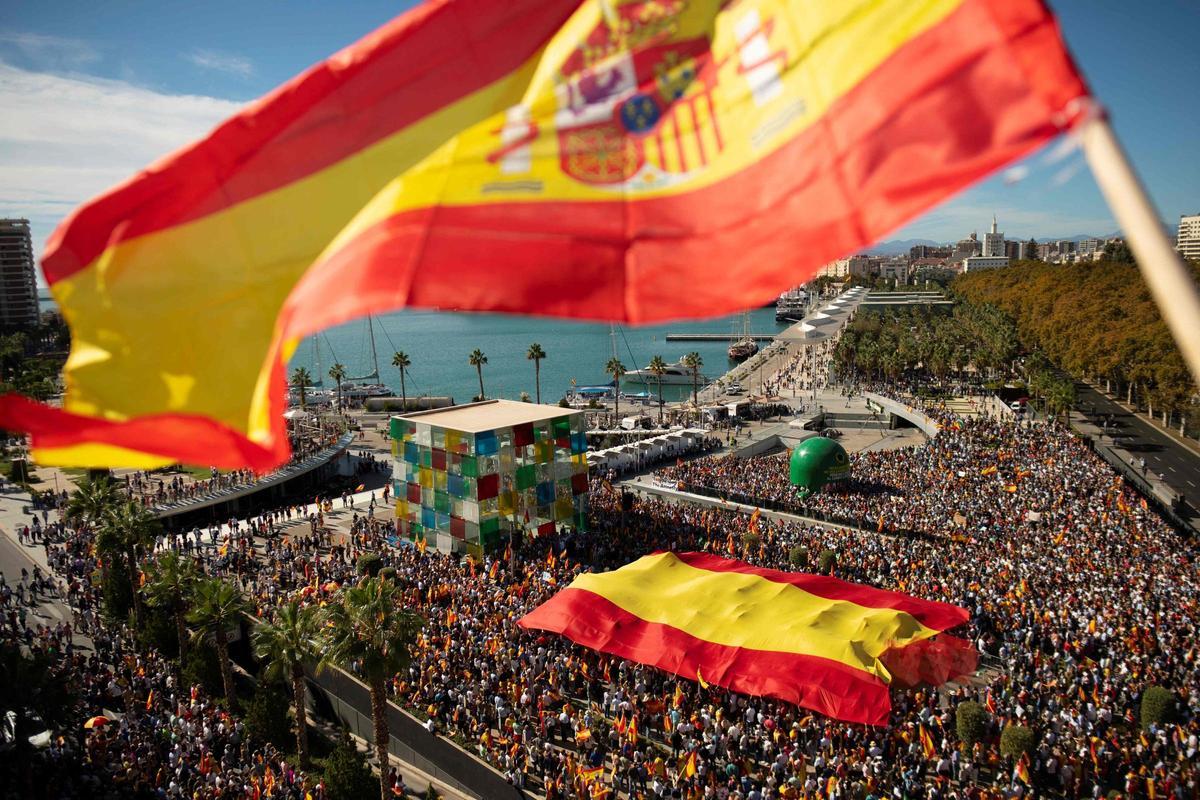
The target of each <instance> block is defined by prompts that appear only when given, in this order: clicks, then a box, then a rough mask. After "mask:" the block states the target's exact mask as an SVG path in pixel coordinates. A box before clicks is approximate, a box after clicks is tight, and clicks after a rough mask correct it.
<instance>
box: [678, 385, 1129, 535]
mask: <svg viewBox="0 0 1200 800" xmlns="http://www.w3.org/2000/svg"><path fill="white" fill-rule="evenodd" d="M924 413H925V414H926V415H927V416H930V417H932V418H933V419H935V420H938V421H939V424H941V426H942V430H941V433H940V434H939V435H938V436H936V437H935V438H934V439H933V440H931V441H929V442H927V443H923V444H920V445H915V446H910V447H904V448H897V449H892V450H883V451H867V452H860V453H851V454H850V477H849V479H848V480H845V481H842V482H839V483H836V484H830V485H828V486H827V487H825V489H824V490H823V491H820V492H817V493H815V494H812V495H808V496H803V495H802V494H801V493H799V492H798V491H797V488H796V487H795V486H794V485H792V483H791V480H790V476H789V472H788V467H787V462H786V459H787V457H788V455H787V454H786V453H783V454H775V455H769V456H763V457H759V458H751V459H742V458H736V457H732V456H711V457H708V458H703V459H693V460H691V461H688V462H686V463H682V464H677V465H673V466H671V467H668V468H666V469H663V470H660V471H659V472H658V473H657V475H656V478H657V479H658V480H659V481H660V482H662V483H664V484H668V485H672V486H675V487H677V488H680V489H682V490H685V491H694V492H699V493H701V494H708V495H715V496H720V497H726V498H729V499H745V500H748V501H750V502H754V503H762V504H764V505H766V506H768V507H770V508H772V509H777V510H781V511H788V512H793V513H797V514H801V515H810V516H811V515H813V514H814V512H815V513H816V514H818V515H820V516H821V517H822V518H825V519H833V520H837V521H840V522H843V523H845V524H853V525H855V526H856V527H863V528H866V527H870V528H873V529H875V530H876V531H878V532H918V533H928V534H932V535H945V536H950V535H954V534H963V533H965V532H966V531H967V530H969V529H981V530H985V531H989V532H991V533H993V534H996V535H1003V534H1016V533H1018V532H1020V531H1023V530H1025V529H1026V527H1027V526H1028V525H1029V524H1030V523H1031V522H1033V521H1034V520H1036V521H1037V522H1038V523H1039V524H1041V525H1042V526H1043V527H1047V528H1048V527H1050V526H1052V525H1054V524H1056V521H1058V520H1059V519H1060V517H1061V515H1060V514H1055V513H1050V512H1053V511H1054V510H1055V506H1056V503H1058V504H1061V502H1062V493H1063V490H1064V485H1070V483H1071V482H1072V480H1073V479H1075V478H1077V477H1079V476H1074V475H1071V474H1070V473H1069V472H1068V471H1064V469H1063V466H1064V463H1079V462H1083V461H1087V462H1088V463H1092V464H1094V465H1096V466H1095V468H1094V469H1093V470H1092V473H1093V474H1092V477H1095V478H1099V476H1100V475H1101V474H1107V475H1111V472H1110V471H1108V468H1107V467H1106V466H1103V462H1101V461H1100V460H1099V459H1097V458H1094V457H1093V456H1092V455H1091V453H1090V452H1089V451H1088V450H1087V446H1086V445H1085V444H1084V443H1083V442H1082V441H1081V440H1079V439H1078V438H1076V437H1075V436H1073V435H1072V434H1071V433H1069V432H1068V431H1066V430H1065V429H1063V428H1061V427H1056V426H1044V427H1043V426H1039V427H1038V428H1037V429H1036V431H1034V432H1032V433H1031V432H1030V431H1029V430H1028V429H1027V428H1026V427H1022V425H1021V424H1020V423H1019V422H1017V421H1015V420H1011V419H997V418H989V417H986V416H977V417H970V418H960V417H957V416H954V415H952V414H950V413H949V412H948V411H946V410H945V409H944V408H937V407H933V406H930V407H926V408H925V409H924ZM1043 512H1046V513H1043ZM1062 522H1063V524H1066V522H1067V521H1066V520H1062Z"/></svg>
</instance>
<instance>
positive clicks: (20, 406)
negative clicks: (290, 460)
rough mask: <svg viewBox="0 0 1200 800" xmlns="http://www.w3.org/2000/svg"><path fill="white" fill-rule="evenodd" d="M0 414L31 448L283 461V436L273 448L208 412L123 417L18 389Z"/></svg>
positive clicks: (254, 463)
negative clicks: (74, 408) (66, 406)
mask: <svg viewBox="0 0 1200 800" xmlns="http://www.w3.org/2000/svg"><path fill="white" fill-rule="evenodd" d="M0 418H3V420H4V422H5V424H7V425H11V426H12V427H13V428H14V429H18V430H23V431H26V432H28V433H30V434H31V435H32V436H33V447H34V448H35V449H42V448H45V449H54V448H61V447H71V446H74V445H78V444H83V443H89V444H104V445H111V446H113V447H124V448H128V449H131V450H139V451H141V452H143V453H149V454H151V455H161V456H163V457H164V458H170V459H173V460H175V461H179V462H182V463H187V464H204V465H207V466H214V467H221V468H227V469H238V468H242V467H249V468H251V469H253V470H255V471H256V472H267V471H269V470H270V469H272V468H273V467H275V466H277V465H278V464H280V463H281V462H283V461H286V460H287V452H288V451H287V439H286V437H282V438H279V439H276V442H277V443H278V447H277V448H276V449H275V450H274V451H272V450H269V449H267V448H265V447H262V446H261V445H258V444H255V443H254V442H252V441H250V440H249V439H248V438H246V437H245V436H243V435H242V434H241V433H239V432H237V431H235V430H233V429H232V428H230V427H228V426H226V425H222V424H221V423H219V422H217V421H215V420H213V419H210V418H209V417H204V416H199V415H190V414H155V415H152V416H144V417H137V418H135V419H131V420H128V421H125V422H118V421H113V420H106V419H100V418H98V417H88V416H83V415H81V414H73V413H71V412H69V411H64V410H62V409H61V408H55V407H53V406H47V405H43V404H41V403H38V402H35V401H33V400H30V399H29V398H27V397H24V396H22V395H19V394H6V395H2V396H0Z"/></svg>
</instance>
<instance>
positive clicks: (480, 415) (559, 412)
mask: <svg viewBox="0 0 1200 800" xmlns="http://www.w3.org/2000/svg"><path fill="white" fill-rule="evenodd" d="M579 413H581V412H579V411H573V410H572V409H569V408H562V407H560V406H547V405H538V404H536V403H519V402H517V401H515V400H484V401H482V402H479V403H466V404H465V405H461V406H452V407H451V408H440V409H435V410H433V411H418V412H416V413H415V414H401V415H400V418H401V419H404V420H408V421H409V422H423V423H426V424H428V425H437V426H438V427H440V428H452V429H453V430H456V431H463V432H464V433H480V432H481V431H491V430H495V429H497V428H507V427H510V426H512V425H521V424H523V423H526V422H542V421H544V420H549V419H556V418H558V417H565V416H569V415H571V414H579Z"/></svg>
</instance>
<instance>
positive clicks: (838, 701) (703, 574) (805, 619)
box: [518, 553, 974, 725]
mask: <svg viewBox="0 0 1200 800" xmlns="http://www.w3.org/2000/svg"><path fill="white" fill-rule="evenodd" d="M967 618H968V615H967V612H966V611H965V610H963V609H961V608H958V607H956V606H951V605H947V604H945V603H935V602H930V601H928V600H920V599H917V598H915V597H909V596H907V595H903V594H898V593H896V592H888V591H883V590H881V589H874V588H871V587H868V586H862V585H859V584H854V583H848V582H846V581H842V580H838V579H836V578H830V577H824V576H818V575H804V574H800V573H794V572H780V571H777V570H772V569H761V568H758V567H753V566H751V565H749V564H745V563H743V562H740V561H731V560H729V559H724V558H720V557H718V556H713V555H709V554H706V553H655V554H653V555H648V556H644V557H642V558H640V559H638V560H637V561H634V562H633V563H631V564H627V565H625V566H624V567H621V568H620V569H618V570H615V571H613V572H606V573H602V574H595V573H589V574H584V575H580V576H579V577H578V578H576V579H575V580H574V581H572V583H571V585H570V586H568V587H567V588H566V589H564V590H562V591H561V592H559V593H558V594H556V595H555V596H554V597H553V598H551V599H550V600H548V601H547V602H545V603H543V604H542V605H541V606H539V607H538V608H536V609H534V610H533V611H532V612H531V613H529V614H527V615H526V616H525V617H523V618H522V619H521V620H520V621H519V623H518V624H520V625H521V626H522V627H524V628H533V629H539V630H547V631H553V632H555V633H560V634H562V635H564V636H566V637H568V638H570V639H571V640H572V641H575V642H577V643H579V644H581V645H583V646H585V647H590V648H592V649H595V650H599V651H601V652H604V653H611V654H612V655H616V656H620V657H621V658H627V659H630V660H632V661H638V662H640V663H643V664H649V665H651V666H654V667H658V668H659V669H663V670H666V671H667V672H671V673H674V674H676V675H681V676H683V677H686V678H688V679H694V678H695V677H696V676H697V675H703V676H704V680H705V681H706V682H707V683H710V684H716V685H719V686H724V687H726V688H728V689H732V690H733V691H736V692H742V693H744V694H751V695H765V696H770V697H775V698H778V699H780V700H785V701H787V702H790V703H794V704H796V705H799V706H803V707H805V708H810V709H812V710H814V711H819V712H820V713H822V714H826V715H828V716H830V717H834V718H836V719H840V720H845V721H847V722H861V723H867V724H871V725H885V724H887V718H888V713H889V712H890V710H891V700H890V698H889V696H888V684H889V683H890V681H891V674H890V672H889V671H888V668H887V665H886V663H885V661H886V656H887V654H888V653H889V652H891V651H897V650H899V651H903V650H906V649H909V648H916V649H923V645H924V644H926V643H930V642H942V641H945V640H948V639H954V638H955V637H950V636H946V635H943V636H940V637H938V638H937V639H936V640H935V639H933V637H935V636H938V634H939V633H940V632H942V631H945V630H947V629H950V628H953V627H955V626H958V625H961V624H963V623H964V622H966V621H967ZM958 641H961V640H958ZM964 649H966V650H969V649H970V648H969V645H968V646H965V648H964V647H960V648H955V650H956V652H962V651H963V650H964ZM962 666H963V667H967V668H970V669H973V668H974V662H973V661H971V662H970V663H968V664H963V665H962ZM958 674H962V673H961V672H956V673H955V675H953V676H950V677H956V676H957V675H958Z"/></svg>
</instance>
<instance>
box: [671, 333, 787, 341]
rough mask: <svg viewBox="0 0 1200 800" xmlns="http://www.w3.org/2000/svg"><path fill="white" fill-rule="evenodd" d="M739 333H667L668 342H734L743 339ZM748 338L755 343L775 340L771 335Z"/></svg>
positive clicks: (753, 335)
mask: <svg viewBox="0 0 1200 800" xmlns="http://www.w3.org/2000/svg"><path fill="white" fill-rule="evenodd" d="M744 338H745V336H744V335H743V334H740V333H668V334H667V341H668V342H736V341H740V340H741V339H744ZM750 338H751V339H753V340H755V341H756V342H770V341H773V340H774V339H775V334H773V333H752V334H750Z"/></svg>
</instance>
